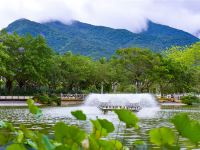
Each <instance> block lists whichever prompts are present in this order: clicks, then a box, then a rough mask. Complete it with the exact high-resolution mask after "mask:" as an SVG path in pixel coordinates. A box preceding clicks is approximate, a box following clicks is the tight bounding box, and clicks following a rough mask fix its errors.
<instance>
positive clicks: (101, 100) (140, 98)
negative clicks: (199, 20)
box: [84, 93, 159, 117]
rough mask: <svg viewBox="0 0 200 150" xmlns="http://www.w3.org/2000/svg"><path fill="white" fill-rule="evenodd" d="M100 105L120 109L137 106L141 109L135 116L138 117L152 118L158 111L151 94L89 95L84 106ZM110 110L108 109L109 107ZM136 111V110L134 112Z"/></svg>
mask: <svg viewBox="0 0 200 150" xmlns="http://www.w3.org/2000/svg"><path fill="white" fill-rule="evenodd" d="M102 104H109V106H113V108H116V107H117V108H120V106H122V108H124V107H126V106H128V105H130V104H137V105H139V106H140V107H141V110H140V108H139V110H138V111H139V112H138V113H137V115H138V116H139V117H152V116H153V115H154V114H155V112H157V111H158V110H159V105H158V103H157V101H156V98H155V97H154V96H153V95H152V94H148V93H144V94H90V95H88V96H87V97H86V100H85V103H84V106H95V107H99V106H101V105H102ZM109 108H110V107H109ZM136 111H137V110H136Z"/></svg>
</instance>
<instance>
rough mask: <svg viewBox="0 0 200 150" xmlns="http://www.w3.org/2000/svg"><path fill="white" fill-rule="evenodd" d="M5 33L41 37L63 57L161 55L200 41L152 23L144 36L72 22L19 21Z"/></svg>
mask: <svg viewBox="0 0 200 150" xmlns="http://www.w3.org/2000/svg"><path fill="white" fill-rule="evenodd" d="M6 29H7V31H8V32H17V33H18V34H20V35H26V34H27V33H30V34H31V35H33V36H37V35H42V36H44V37H45V39H46V40H47V43H48V45H49V46H50V47H51V48H53V49H54V50H55V51H56V52H58V53H61V54H62V53H65V52H67V51H72V52H73V53H75V54H82V55H87V56H92V57H102V56H106V57H109V56H111V55H113V54H114V52H115V51H116V50H117V49H120V48H125V47H143V48H149V49H151V50H153V51H155V52H160V51H162V50H164V49H166V48H169V47H171V46H185V45H190V44H193V43H195V42H197V41H199V39H198V38H197V37H195V36H193V35H191V34H189V33H187V32H184V31H182V30H178V29H174V28H171V27H169V26H165V25H160V24H156V23H153V22H151V21H149V22H148V28H147V30H146V31H143V32H141V33H133V32H130V31H128V30H125V29H113V28H109V27H104V26H94V25H91V24H87V23H82V22H79V21H72V23H70V24H64V23H62V22H60V21H50V22H46V23H37V22H33V21H30V20H27V19H20V20H16V21H14V22H13V23H11V24H9V25H8V27H7V28H6Z"/></svg>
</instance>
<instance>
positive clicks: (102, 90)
mask: <svg viewBox="0 0 200 150" xmlns="http://www.w3.org/2000/svg"><path fill="white" fill-rule="evenodd" d="M103 84H104V83H103V81H102V82H101V94H103Z"/></svg>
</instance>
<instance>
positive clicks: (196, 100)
mask: <svg viewBox="0 0 200 150" xmlns="http://www.w3.org/2000/svg"><path fill="white" fill-rule="evenodd" d="M181 101H182V103H184V104H187V105H192V104H193V103H200V98H198V97H197V96H192V95H187V96H182V97H181Z"/></svg>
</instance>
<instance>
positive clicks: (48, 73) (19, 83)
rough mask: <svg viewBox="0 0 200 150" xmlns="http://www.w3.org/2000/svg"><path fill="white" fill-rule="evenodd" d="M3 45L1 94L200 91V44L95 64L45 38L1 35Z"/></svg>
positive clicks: (127, 51)
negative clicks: (56, 49) (58, 50)
mask: <svg viewBox="0 0 200 150" xmlns="http://www.w3.org/2000/svg"><path fill="white" fill-rule="evenodd" d="M0 41H1V42H0V65H1V68H0V77H1V80H0V87H1V95H4V94H5V95H6V94H8V95H10V94H13V95H24V94H29V95H33V94H37V93H50V94H51V93H91V92H95V93H100V92H139V93H140V92H152V93H161V94H165V93H166V94H167V93H187V92H197V93H199V92H200V91H199V85H200V84H199V83H200V63H199V62H200V61H199V58H200V57H199V55H200V51H199V50H200V44H199V43H196V44H193V45H192V46H190V47H182V48H179V47H173V48H172V49H169V50H167V51H166V52H165V53H163V54H162V55H161V54H158V53H154V52H152V51H151V50H149V49H142V48H124V49H119V50H117V51H116V54H115V55H113V57H111V58H110V59H106V58H100V59H98V60H93V59H92V58H90V57H87V56H82V55H74V54H73V53H71V52H67V53H65V54H64V55H58V54H56V53H54V52H53V50H52V49H51V48H49V47H48V45H47V44H46V41H45V39H44V38H43V37H42V36H37V37H32V36H31V35H27V36H19V35H18V34H16V33H14V34H8V33H6V32H5V31H1V33H0ZM46 99H48V98H46ZM44 101H45V97H44ZM55 102H56V100H55ZM45 103H47V104H48V103H50V102H49V101H48V100H46V102H45ZM58 103H59V102H58Z"/></svg>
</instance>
